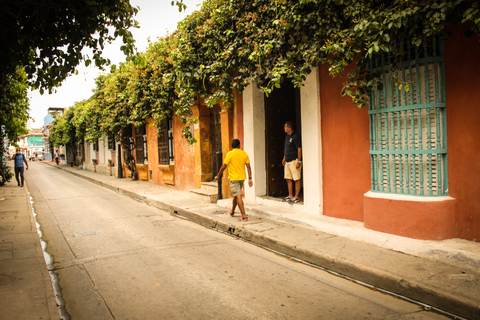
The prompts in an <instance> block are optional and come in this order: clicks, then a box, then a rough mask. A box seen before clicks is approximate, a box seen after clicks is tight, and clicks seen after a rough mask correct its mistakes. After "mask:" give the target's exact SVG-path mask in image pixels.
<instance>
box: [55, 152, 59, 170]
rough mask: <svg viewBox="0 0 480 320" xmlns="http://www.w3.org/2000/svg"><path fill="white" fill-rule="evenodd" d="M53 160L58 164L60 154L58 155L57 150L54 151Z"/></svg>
mask: <svg viewBox="0 0 480 320" xmlns="http://www.w3.org/2000/svg"><path fill="white" fill-rule="evenodd" d="M55 162H56V163H57V166H58V164H59V163H60V156H59V155H58V151H55Z"/></svg>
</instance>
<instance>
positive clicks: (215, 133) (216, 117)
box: [210, 104, 222, 177]
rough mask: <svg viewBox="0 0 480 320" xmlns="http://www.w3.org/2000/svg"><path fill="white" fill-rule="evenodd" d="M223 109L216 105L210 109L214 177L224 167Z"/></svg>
mask: <svg viewBox="0 0 480 320" xmlns="http://www.w3.org/2000/svg"><path fill="white" fill-rule="evenodd" d="M220 112H221V108H220V105H218V104H216V105H214V106H213V107H212V108H211V109H210V126H211V128H210V136H211V137H210V141H211V143H212V150H211V152H212V153H211V155H212V177H214V176H215V174H216V173H217V172H218V171H219V170H220V167H221V166H222V122H221V118H220Z"/></svg>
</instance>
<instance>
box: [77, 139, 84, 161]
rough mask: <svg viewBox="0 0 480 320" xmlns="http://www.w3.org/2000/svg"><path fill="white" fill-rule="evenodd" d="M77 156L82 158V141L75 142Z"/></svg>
mask: <svg viewBox="0 0 480 320" xmlns="http://www.w3.org/2000/svg"><path fill="white" fill-rule="evenodd" d="M76 151H77V152H76V154H77V157H79V158H82V159H83V143H79V144H77V150H76Z"/></svg>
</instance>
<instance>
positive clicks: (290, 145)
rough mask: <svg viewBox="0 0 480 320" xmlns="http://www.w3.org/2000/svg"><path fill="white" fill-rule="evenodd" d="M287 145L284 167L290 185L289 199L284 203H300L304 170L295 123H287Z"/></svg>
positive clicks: (283, 161) (300, 142)
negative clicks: (294, 127) (301, 178)
mask: <svg viewBox="0 0 480 320" xmlns="http://www.w3.org/2000/svg"><path fill="white" fill-rule="evenodd" d="M284 129H285V133H286V134H287V135H286V136H285V145H284V150H283V153H284V156H283V160H282V165H283V166H284V167H285V180H287V185H288V197H286V198H285V199H283V201H286V202H290V203H297V202H299V201H300V199H299V195H300V188H301V186H302V184H301V181H300V177H301V170H302V141H301V140H300V136H299V135H298V134H297V133H296V132H295V131H294V130H293V122H291V121H287V122H285V126H284ZM294 184H295V197H294V196H293V185H294Z"/></svg>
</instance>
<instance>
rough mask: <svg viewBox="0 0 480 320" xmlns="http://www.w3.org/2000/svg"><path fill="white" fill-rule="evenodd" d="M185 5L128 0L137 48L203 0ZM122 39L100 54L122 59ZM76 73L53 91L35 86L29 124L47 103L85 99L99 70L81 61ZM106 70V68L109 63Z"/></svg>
mask: <svg viewBox="0 0 480 320" xmlns="http://www.w3.org/2000/svg"><path fill="white" fill-rule="evenodd" d="M183 2H184V3H185V4H186V5H187V9H186V10H185V11H182V12H178V7H177V6H172V5H171V0H130V3H131V4H132V5H133V6H138V7H140V9H139V12H138V14H137V15H136V16H135V20H137V21H138V22H139V24H140V29H131V32H132V34H133V37H134V39H135V41H136V43H135V46H136V48H137V50H138V51H140V52H144V51H145V50H146V49H147V47H148V39H149V38H150V40H151V41H152V42H155V41H156V40H157V38H158V37H164V36H166V35H167V34H169V33H172V32H173V31H175V30H176V29H177V23H178V22H179V21H181V20H183V19H184V18H185V17H186V16H187V15H189V14H190V13H192V12H193V11H195V10H198V9H200V7H199V6H198V5H199V4H201V3H202V2H203V0H183ZM121 44H122V40H121V39H118V40H117V41H115V42H113V43H112V44H111V45H108V46H105V50H104V55H103V56H104V57H106V58H108V59H110V60H111V62H112V64H117V65H118V63H120V62H124V61H125V55H124V54H123V53H122V52H121V51H120V46H121ZM77 70H78V74H77V75H72V76H70V77H68V78H67V79H66V80H65V81H64V82H63V83H62V86H61V87H59V88H56V92H55V93H52V94H48V92H46V93H44V94H43V95H41V94H40V93H39V92H38V90H35V91H31V92H30V93H29V94H28V97H29V100H30V117H31V118H32V124H31V127H32V128H41V127H42V126H43V119H44V118H45V116H46V115H47V110H48V108H50V107H54V108H67V107H70V106H73V104H74V103H75V102H76V101H81V100H84V99H88V98H89V97H90V96H91V95H92V94H93V89H95V78H96V77H97V76H98V75H99V74H100V73H101V72H102V71H101V70H100V69H98V68H96V67H93V66H90V67H85V66H84V65H83V62H82V63H81V64H80V65H79V66H78V67H77ZM106 70H110V68H109V67H107V68H106Z"/></svg>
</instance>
